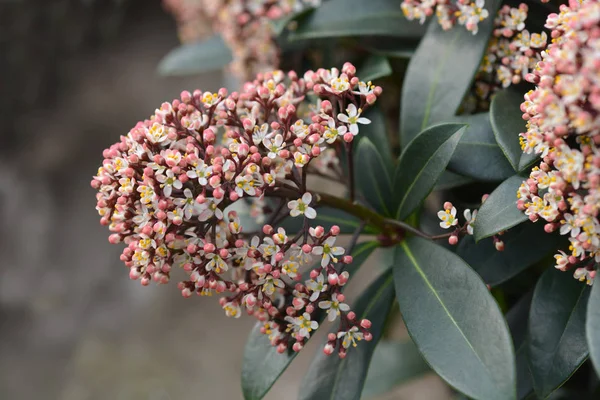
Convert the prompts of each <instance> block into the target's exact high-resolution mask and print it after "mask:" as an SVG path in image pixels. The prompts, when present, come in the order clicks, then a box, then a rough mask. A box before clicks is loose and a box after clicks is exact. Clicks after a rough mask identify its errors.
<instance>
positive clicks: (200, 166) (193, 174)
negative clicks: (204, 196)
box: [186, 160, 213, 186]
mask: <svg viewBox="0 0 600 400" xmlns="http://www.w3.org/2000/svg"><path fill="white" fill-rule="evenodd" d="M193 166H194V169H192V170H189V171H187V172H186V175H187V176H188V177H190V178H192V179H194V178H198V183H199V184H201V185H202V186H206V185H208V177H209V176H210V175H211V174H212V169H213V168H212V167H209V166H208V165H206V164H205V163H204V161H202V160H198V161H197V162H195V163H194V164H193Z"/></svg>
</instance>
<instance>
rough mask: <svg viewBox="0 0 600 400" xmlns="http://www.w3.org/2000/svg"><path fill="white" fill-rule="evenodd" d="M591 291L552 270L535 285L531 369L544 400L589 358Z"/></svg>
mask: <svg viewBox="0 0 600 400" xmlns="http://www.w3.org/2000/svg"><path fill="white" fill-rule="evenodd" d="M589 292H590V291H589V286H587V285H586V284H585V283H582V282H579V281H577V280H575V279H573V277H572V276H571V274H568V273H564V272H562V271H559V270H557V269H555V268H552V267H550V268H548V270H547V271H546V272H545V273H544V274H543V275H542V277H541V278H540V280H539V281H538V283H537V285H536V286H535V291H534V293H533V300H532V302H531V311H530V314H529V343H528V349H529V370H530V371H531V374H532V377H533V387H534V389H535V392H536V393H537V395H538V396H540V397H542V398H546V397H547V396H549V395H550V394H551V393H552V392H553V391H554V390H556V389H557V388H559V387H560V386H562V384H563V383H565V382H566V381H567V379H569V378H570V377H571V375H572V374H573V373H574V372H575V371H576V370H577V369H578V368H579V367H580V366H581V364H583V362H584V361H585V360H586V359H587V357H588V348H587V344H586V340H585V313H586V306H587V298H588V296H589Z"/></svg>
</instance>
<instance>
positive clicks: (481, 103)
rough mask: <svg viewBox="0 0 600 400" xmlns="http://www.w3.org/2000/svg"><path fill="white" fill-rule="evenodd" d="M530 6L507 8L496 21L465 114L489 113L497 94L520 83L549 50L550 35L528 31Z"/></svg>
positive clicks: (500, 12) (522, 5)
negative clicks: (542, 54)
mask: <svg viewBox="0 0 600 400" xmlns="http://www.w3.org/2000/svg"><path fill="white" fill-rule="evenodd" d="M527 12H528V7H527V4H525V3H521V4H520V5H519V7H510V6H508V5H505V6H503V7H502V8H501V9H500V10H499V11H498V14H497V15H496V18H495V20H494V30H493V35H492V37H491V39H490V42H489V44H488V48H487V50H486V52H485V55H484V57H483V61H482V63H481V66H480V67H479V71H478V73H477V75H476V76H475V83H474V85H473V90H472V93H471V95H470V96H468V98H467V99H466V104H465V107H464V108H465V111H468V112H474V111H487V110H489V107H490V100H491V97H492V95H493V94H495V93H496V92H498V91H499V90H501V89H503V88H507V87H509V86H510V85H511V84H518V83H519V82H521V81H522V80H523V79H524V78H525V76H526V75H527V74H528V73H530V72H531V71H532V70H533V69H534V68H535V65H536V64H537V63H538V62H539V61H540V60H541V53H542V51H543V50H544V49H545V48H546V44H547V40H548V35H547V34H546V32H542V33H530V32H529V31H528V30H527V29H525V21H526V20H527Z"/></svg>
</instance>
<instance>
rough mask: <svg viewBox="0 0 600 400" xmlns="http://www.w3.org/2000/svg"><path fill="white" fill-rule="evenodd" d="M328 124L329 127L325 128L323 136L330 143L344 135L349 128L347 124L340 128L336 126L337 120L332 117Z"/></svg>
mask: <svg viewBox="0 0 600 400" xmlns="http://www.w3.org/2000/svg"><path fill="white" fill-rule="evenodd" d="M327 126H328V127H327V129H325V132H324V133H323V138H324V139H325V141H326V142H327V143H329V144H332V143H333V142H335V140H336V139H337V138H338V136H344V134H345V133H346V132H348V128H346V127H345V126H340V127H339V128H336V126H335V120H334V119H333V118H331V117H330V118H329V119H328V121H327Z"/></svg>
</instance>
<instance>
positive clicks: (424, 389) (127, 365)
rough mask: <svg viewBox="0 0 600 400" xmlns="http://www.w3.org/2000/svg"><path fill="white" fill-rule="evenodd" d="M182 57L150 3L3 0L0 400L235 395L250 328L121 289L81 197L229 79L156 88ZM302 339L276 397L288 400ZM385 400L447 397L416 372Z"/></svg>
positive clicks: (167, 82)
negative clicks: (122, 142) (137, 134)
mask: <svg viewBox="0 0 600 400" xmlns="http://www.w3.org/2000/svg"><path fill="white" fill-rule="evenodd" d="M177 44H178V39H177V33H176V26H175V23H174V22H173V20H172V18H171V16H170V15H168V14H167V13H165V12H164V10H163V9H162V7H161V4H160V1H159V0H96V1H94V0H0V73H1V74H0V137H1V139H2V145H1V146H0V215H1V223H0V399H8V400H12V399H16V400H21V399H26V400H28V399H44V400H45V399H63V400H80V399H115V400H120V399H149V400H150V399H151V400H167V399H173V400H174V399H183V400H186V399H209V398H210V399H240V398H242V395H241V389H240V384H239V375H240V369H241V361H242V351H243V347H244V344H245V339H246V335H247V332H248V331H249V330H250V328H251V326H252V325H253V320H252V319H250V318H242V319H240V320H231V319H228V318H226V317H225V315H224V313H223V312H222V310H221V309H220V307H219V305H218V304H217V302H216V299H206V298H203V299H199V298H191V299H184V298H182V297H181V295H180V293H179V291H178V290H177V289H176V287H175V285H174V284H172V285H167V286H159V287H156V286H155V285H152V286H151V287H150V288H143V287H142V286H141V285H139V283H138V282H133V281H130V280H129V279H128V274H127V270H126V268H125V267H124V266H123V265H122V264H121V262H120V261H119V254H120V252H121V249H120V247H119V246H112V245H109V243H108V241H107V236H108V233H107V230H106V229H105V228H104V227H101V226H100V225H99V223H98V217H97V215H96V211H95V209H94V205H95V198H94V191H93V190H92V189H91V188H90V186H89V181H90V179H91V176H92V175H94V173H95V172H96V169H97V167H98V165H99V164H100V162H101V151H102V149H104V148H105V147H107V146H108V145H110V144H111V143H112V142H114V141H116V140H118V137H119V135H121V134H125V133H126V132H127V131H128V130H129V128H130V127H131V126H133V125H134V124H135V123H136V122H137V121H138V120H140V119H144V118H146V117H147V116H149V115H150V114H151V113H152V111H153V110H154V109H155V108H156V107H157V106H159V105H160V103H161V102H162V101H164V100H170V99H173V98H174V97H176V96H178V94H179V93H180V92H181V90H183V89H194V88H202V89H203V90H211V91H216V90H217V89H218V88H219V87H220V86H222V85H223V84H224V82H225V81H226V80H227V76H226V75H225V74H224V73H222V72H215V73H210V74H205V75H201V76H194V77H187V78H164V77H160V76H158V74H157V73H156V66H157V64H158V62H159V61H160V59H161V58H162V57H163V56H164V55H165V54H166V53H167V52H168V51H169V50H171V49H172V48H173V47H175V46H176V45H177ZM383 259H385V256H384V255H381V254H379V255H375V256H374V257H373V259H372V260H371V262H370V263H369V264H370V265H367V266H365V267H364V268H363V271H362V272H361V273H362V274H363V279H362V280H361V279H357V280H355V281H358V282H359V283H358V285H360V282H361V281H362V282H365V281H368V280H370V279H372V275H373V270H377V267H378V266H379V265H381V264H382V262H383V261H382V260H383ZM369 268H372V269H371V270H370V271H369ZM400 331H401V329H400ZM399 335H402V333H401V332H400V333H399ZM311 342H312V343H311V345H309V346H308V347H307V348H306V349H305V350H304V351H303V352H302V354H301V356H300V357H298V358H297V359H296V361H294V363H293V364H292V366H291V367H290V368H289V369H288V371H286V373H285V374H284V375H283V376H282V378H281V379H280V381H279V382H278V383H277V384H276V385H275V387H274V388H273V390H272V391H271V393H270V394H269V396H268V398H269V399H294V398H296V393H297V391H298V388H299V383H300V380H301V378H302V375H303V373H304V371H305V370H306V368H307V367H308V364H309V362H310V359H311V356H312V354H314V351H316V350H317V344H318V343H319V342H320V339H316V340H313V341H311ZM381 398H382V399H383V398H386V399H411V400H418V399H444V398H448V389H447V388H446V387H445V386H444V385H443V384H442V383H441V382H440V381H439V379H438V378H436V377H435V376H433V375H425V376H423V377H422V378H420V379H418V380H416V381H414V382H412V383H410V384H408V385H405V386H404V387H403V388H401V389H400V390H398V391H396V392H395V393H393V394H391V395H388V396H384V397H381Z"/></svg>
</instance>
